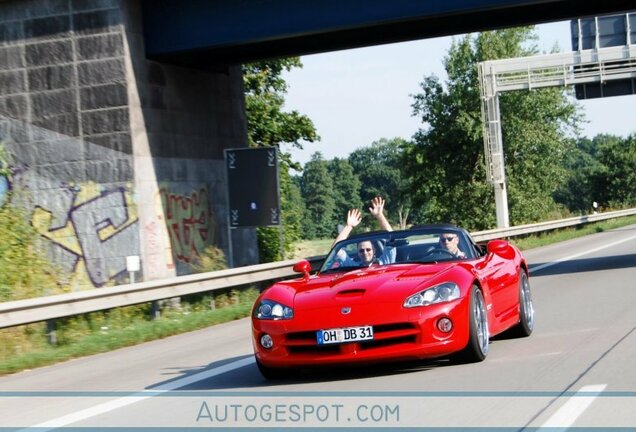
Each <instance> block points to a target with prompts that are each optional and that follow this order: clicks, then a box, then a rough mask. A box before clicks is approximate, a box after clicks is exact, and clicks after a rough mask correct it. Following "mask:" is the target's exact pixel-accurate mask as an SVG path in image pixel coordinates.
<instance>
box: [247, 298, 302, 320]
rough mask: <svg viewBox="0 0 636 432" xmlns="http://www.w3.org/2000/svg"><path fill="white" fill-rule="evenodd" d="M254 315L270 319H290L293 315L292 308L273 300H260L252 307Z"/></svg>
mask: <svg viewBox="0 0 636 432" xmlns="http://www.w3.org/2000/svg"><path fill="white" fill-rule="evenodd" d="M254 317H255V318H258V319H271V320H278V319H291V318H293V317H294V310H293V309H292V308H290V307H289V306H285V305H283V304H280V303H278V302H275V301H271V300H262V301H261V302H260V303H259V304H258V306H257V307H256V309H254Z"/></svg>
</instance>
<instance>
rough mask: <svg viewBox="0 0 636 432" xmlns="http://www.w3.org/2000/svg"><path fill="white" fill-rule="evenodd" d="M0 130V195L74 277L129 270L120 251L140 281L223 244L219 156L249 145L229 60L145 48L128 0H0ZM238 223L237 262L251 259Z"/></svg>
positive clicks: (101, 279)
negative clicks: (4, 157) (2, 154)
mask: <svg viewBox="0 0 636 432" xmlns="http://www.w3.org/2000/svg"><path fill="white" fill-rule="evenodd" d="M0 140H1V141H2V142H3V145H4V147H5V148H7V149H8V150H9V152H10V153H11V154H12V156H13V162H12V169H13V174H12V175H11V176H10V178H8V179H7V178H5V179H2V181H0V194H1V195H3V196H4V197H6V196H7V189H9V188H10V189H11V190H12V191H13V194H12V201H13V202H12V204H14V205H20V206H23V207H25V208H27V210H28V213H29V217H30V220H31V222H32V224H33V225H34V227H35V228H36V229H37V230H38V232H39V233H40V234H41V236H42V239H43V241H44V243H45V244H46V245H47V250H48V253H49V254H50V256H51V258H52V259H53V260H54V262H55V263H56V264H57V265H59V266H60V267H61V268H62V269H63V270H64V272H65V273H68V274H69V275H70V277H71V283H72V286H74V287H75V288H77V289H83V288H85V287H88V286H93V287H99V286H103V285H106V284H111V283H122V282H126V281H127V277H128V275H127V272H126V261H125V257H126V256H128V255H141V257H142V266H143V275H139V274H138V275H137V280H141V279H154V278H161V277H167V276H172V275H180V274H187V273H190V272H191V267H190V264H191V263H192V262H193V260H194V259H195V258H196V256H197V254H199V253H200V252H202V251H203V249H204V248H205V247H206V246H208V245H212V244H215V245H219V246H221V247H222V248H223V249H225V250H227V234H226V228H227V226H226V221H225V218H226V216H225V215H226V213H225V210H226V197H225V183H224V181H225V174H224V172H223V163H222V157H223V149H224V148H226V147H241V146H245V145H246V129H245V115H244V106H243V96H242V86H241V76H240V70H238V69H231V70H228V71H227V72H226V73H210V72H203V71H196V70H187V69H181V68H178V67H173V66H168V65H163V64H159V63H156V62H150V61H147V60H146V59H145V56H144V48H143V37H142V28H141V11H140V6H139V2H138V1H136V0H132V1H123V0H25V1H4V2H0ZM3 191H4V192H3ZM2 200H3V198H2V197H0V203H1V202H2ZM242 234H243V236H242V238H240V239H239V245H237V246H236V247H238V248H240V250H242V251H246V253H244V254H241V255H240V258H239V259H238V260H237V263H236V264H249V263H254V262H257V254H256V246H255V235H254V232H253V231H245V232H243V233H242Z"/></svg>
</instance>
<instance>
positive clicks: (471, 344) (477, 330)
mask: <svg viewBox="0 0 636 432" xmlns="http://www.w3.org/2000/svg"><path fill="white" fill-rule="evenodd" d="M468 332H469V337H468V345H466V348H464V350H463V351H461V352H460V353H459V355H458V356H457V359H458V360H459V361H461V362H467V363H472V362H479V361H482V360H484V359H485V358H486V356H487V355H488V344H489V343H490V335H489V332H488V314H487V312H486V302H485V301H484V295H483V294H482V293H481V290H480V289H479V287H477V286H476V285H473V286H472V288H471V289H470V301H469V313H468Z"/></svg>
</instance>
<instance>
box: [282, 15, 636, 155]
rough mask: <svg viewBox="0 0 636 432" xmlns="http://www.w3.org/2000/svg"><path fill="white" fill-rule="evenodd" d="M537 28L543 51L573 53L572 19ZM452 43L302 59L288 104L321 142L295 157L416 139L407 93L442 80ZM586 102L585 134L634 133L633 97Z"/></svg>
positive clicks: (635, 107)
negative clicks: (432, 78) (433, 78)
mask: <svg viewBox="0 0 636 432" xmlns="http://www.w3.org/2000/svg"><path fill="white" fill-rule="evenodd" d="M537 33H538V36H539V41H538V42H537V44H538V46H539V49H540V50H542V51H544V52H550V51H551V49H552V47H554V46H555V44H557V45H558V47H559V49H560V50H561V51H570V50H571V42H570V24H569V21H562V22H558V23H550V24H541V25H538V26H537ZM451 41H452V38H451V37H443V38H435V39H426V40H420V41H412V42H404V43H399V44H388V45H379V46H374V47H369V48H360V49H354V50H346V51H337V52H332V53H326V54H315V55H311V56H303V57H302V59H301V60H302V62H303V65H304V67H303V68H302V69H296V70H293V71H291V72H290V73H287V74H286V75H285V79H286V81H287V83H288V85H289V91H288V94H287V97H286V105H285V109H286V110H292V109H295V110H298V111H300V112H301V113H303V114H306V115H308V116H309V117H310V118H311V119H312V120H313V121H314V124H315V125H316V127H317V129H318V133H319V134H320V136H321V137H322V140H321V141H320V142H318V143H313V144H312V143H306V144H305V149H304V150H302V151H299V150H293V151H292V155H293V156H294V159H295V160H298V161H299V162H301V163H303V164H304V163H306V162H307V161H308V160H309V158H310V156H311V154H312V153H314V152H316V151H320V152H322V154H323V155H324V156H325V158H327V159H331V158H334V157H347V156H348V155H349V153H351V152H352V151H353V150H355V149H357V148H360V147H365V146H368V145H369V144H371V143H372V142H373V141H377V140H378V139H380V138H394V137H402V138H406V139H409V138H411V137H412V136H413V134H414V133H415V132H416V131H417V130H418V128H420V127H421V126H422V124H421V122H420V121H419V119H417V118H415V117H413V116H412V115H411V103H412V98H411V97H410V96H409V95H411V94H415V93H418V92H419V90H420V88H419V84H420V83H421V82H422V78H423V77H424V76H426V75H430V74H435V75H437V76H439V77H440V78H442V79H445V72H444V68H443V65H442V59H443V57H444V56H445V55H446V53H447V52H448V49H449V47H450V44H451ZM581 105H582V106H583V109H584V112H585V114H586V117H587V120H588V121H589V123H587V124H585V125H584V128H583V135H585V136H589V137H592V136H594V135H596V134H598V133H612V134H616V135H621V136H627V135H629V134H631V133H634V132H636V123H635V122H634V113H636V96H620V97H612V98H605V99H593V100H587V101H581ZM504 116H505V113H504ZM504 145H505V143H504ZM288 150H289V149H288Z"/></svg>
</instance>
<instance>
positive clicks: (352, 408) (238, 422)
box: [0, 226, 636, 431]
mask: <svg viewBox="0 0 636 432" xmlns="http://www.w3.org/2000/svg"><path fill="white" fill-rule="evenodd" d="M525 256H526V258H527V259H528V262H529V263H530V266H531V270H530V283H531V287H532V293H533V299H534V305H535V309H536V328H535V331H534V333H533V334H532V336H530V337H529V338H523V339H512V338H505V337H504V338H501V337H500V338H496V339H495V340H493V341H492V342H491V345H490V352H489V355H488V358H487V359H486V361H484V362H482V363H476V364H463V365H459V364H451V363H450V362H448V361H446V360H437V361H430V362H417V363H409V364H396V365H381V366H374V367H367V368H356V369H345V370H329V371H323V372H321V373H316V374H302V375H301V376H300V377H299V378H295V379H293V380H287V381H280V382H271V381H267V380H265V379H264V378H263V377H262V376H261V375H260V374H259V372H258V370H257V368H256V366H255V364H254V362H253V358H252V347H251V342H250V325H249V321H248V320H247V319H244V320H239V321H235V322H231V323H227V324H223V325H218V326H214V327H210V328H207V329H204V330H200V331H196V332H192V333H188V334H184V335H180V336H174V337H170V338H167V339H163V340H160V341H155V342H150V343H146V344H143V345H138V346H135V347H130V348H125V349H120V350H117V351H114V352H111V353H106V354H101V355H96V356H92V357H87V358H82V359H77V360H73V361H68V362H65V363H61V364H58V365H54V366H50V367H45V368H41V369H37V370H31V371H25V372H22V373H18V374H15V375H11V376H7V377H3V378H0V428H15V429H16V430H18V429H20V428H24V427H38V430H39V431H44V430H48V429H53V428H57V427H68V428H70V427H73V428H81V427H85V428H92V427H96V426H102V427H122V428H130V427H168V428H169V427H172V428H175V430H177V429H179V430H183V429H185V428H190V427H217V428H234V427H271V428H273V427H276V428H279V427H282V428H293V429H298V428H301V427H326V426H330V427H339V428H358V427H360V428H368V427H374V428H386V429H387V430H388V429H395V428H399V427H418V428H427V427H428V428H436V429H437V428H441V427H507V428H513V429H518V430H522V429H524V428H536V427H543V426H545V427H556V428H561V430H562V429H564V428H568V427H603V428H604V427H632V428H636V410H635V409H634V407H636V368H635V367H634V365H635V364H636V360H635V359H636V226H630V227H625V228H622V229H619V230H615V231H611V232H604V233H598V234H594V235H591V236H588V237H585V238H580V239H576V240H571V241H567V242H563V243H559V244H555V245H551V246H547V247H543V248H538V249H534V250H530V251H526V253H525ZM3 430H6V429H3ZM33 430H34V429H33ZM75 430H77V429H75Z"/></svg>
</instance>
